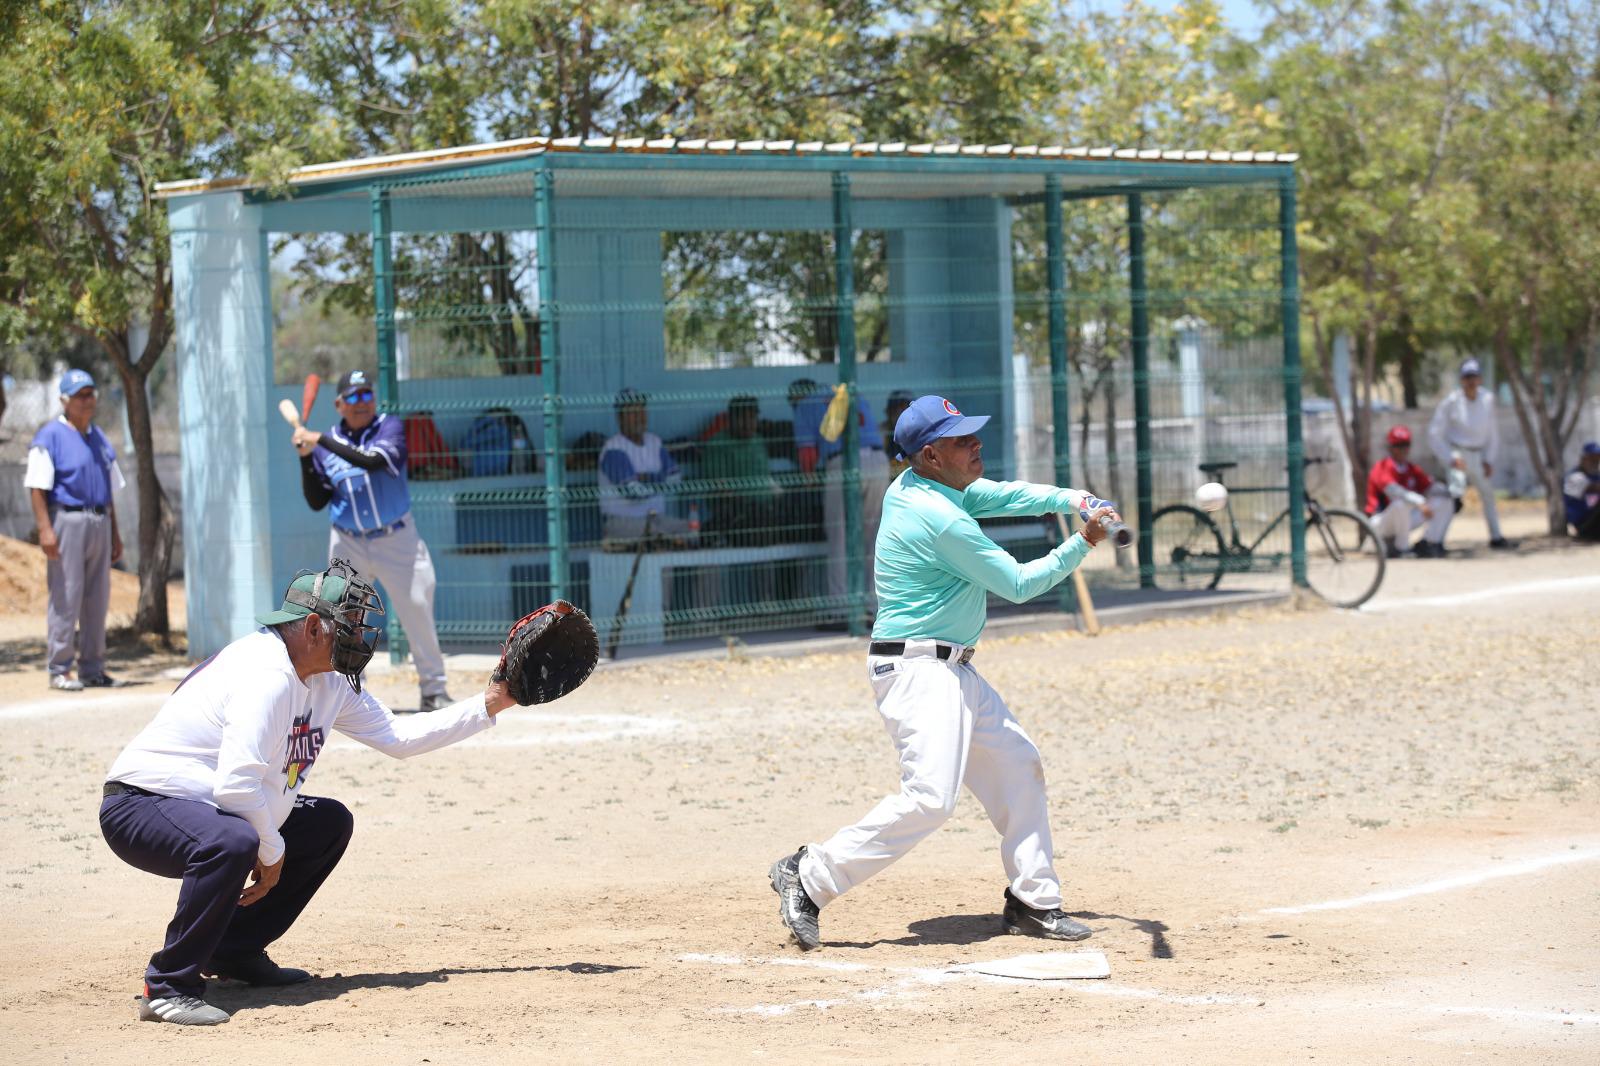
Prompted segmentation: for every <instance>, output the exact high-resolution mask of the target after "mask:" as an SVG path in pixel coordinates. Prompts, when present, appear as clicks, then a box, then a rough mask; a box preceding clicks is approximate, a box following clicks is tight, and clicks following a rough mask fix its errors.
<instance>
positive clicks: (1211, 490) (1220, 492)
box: [1194, 481, 1228, 511]
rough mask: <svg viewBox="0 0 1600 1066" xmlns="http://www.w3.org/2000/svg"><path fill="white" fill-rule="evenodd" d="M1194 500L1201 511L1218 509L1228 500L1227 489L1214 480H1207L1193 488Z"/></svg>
mask: <svg viewBox="0 0 1600 1066" xmlns="http://www.w3.org/2000/svg"><path fill="white" fill-rule="evenodd" d="M1194 502H1195V503H1197V504H1199V505H1200V509H1201V510H1202V511H1220V510H1222V508H1223V507H1224V506H1225V505H1226V504H1227V502H1228V490H1227V489H1226V488H1225V487H1223V486H1222V485H1219V484H1217V483H1216V482H1215V481H1208V482H1206V483H1205V484H1204V485H1201V486H1200V487H1199V488H1197V489H1195V490H1194Z"/></svg>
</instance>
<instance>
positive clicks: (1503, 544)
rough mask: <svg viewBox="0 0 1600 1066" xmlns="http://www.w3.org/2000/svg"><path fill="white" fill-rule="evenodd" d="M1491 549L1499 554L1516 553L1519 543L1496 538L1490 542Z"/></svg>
mask: <svg viewBox="0 0 1600 1066" xmlns="http://www.w3.org/2000/svg"><path fill="white" fill-rule="evenodd" d="M1489 547H1491V548H1493V549H1494V550H1495V551H1498V552H1508V551H1514V550H1516V547H1517V542H1516V541H1514V540H1507V539H1506V538H1504V537H1496V538H1494V539H1493V540H1491V541H1490V542H1489Z"/></svg>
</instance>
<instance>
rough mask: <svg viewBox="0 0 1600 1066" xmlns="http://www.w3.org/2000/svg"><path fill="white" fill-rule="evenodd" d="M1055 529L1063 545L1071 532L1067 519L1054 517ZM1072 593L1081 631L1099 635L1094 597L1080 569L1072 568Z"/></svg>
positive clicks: (1093, 635)
mask: <svg viewBox="0 0 1600 1066" xmlns="http://www.w3.org/2000/svg"><path fill="white" fill-rule="evenodd" d="M1056 527H1057V528H1058V529H1060V530H1061V540H1062V542H1063V543H1064V542H1065V541H1066V540H1067V538H1068V537H1070V536H1072V531H1071V530H1069V529H1068V528H1067V518H1066V516H1065V515H1063V514H1057V515H1056ZM1072 591H1073V592H1075V593H1077V595H1078V610H1080V611H1082V612H1083V631H1084V632H1085V633H1087V634H1089V636H1091V637H1098V636H1099V635H1100V619H1098V618H1096V617H1095V613H1094V597H1092V596H1090V595H1089V583H1088V582H1087V581H1085V580H1084V579H1083V569H1082V567H1074V568H1073V571H1072Z"/></svg>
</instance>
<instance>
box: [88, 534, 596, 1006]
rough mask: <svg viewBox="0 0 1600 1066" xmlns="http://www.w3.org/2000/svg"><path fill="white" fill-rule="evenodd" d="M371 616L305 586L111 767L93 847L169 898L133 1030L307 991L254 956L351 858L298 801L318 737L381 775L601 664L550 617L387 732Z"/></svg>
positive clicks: (331, 803) (577, 618)
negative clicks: (364, 680) (238, 988)
mask: <svg viewBox="0 0 1600 1066" xmlns="http://www.w3.org/2000/svg"><path fill="white" fill-rule="evenodd" d="M382 613H383V606H382V603H381V602H380V600H379V599H378V595H377V593H376V592H375V591H374V590H373V588H372V586H371V584H370V583H368V582H367V581H365V580H363V579H362V577H361V575H359V574H358V573H356V572H355V570H353V569H352V568H351V567H350V566H349V564H348V563H345V562H343V561H341V560H338V559H335V560H333V562H332V563H331V564H330V565H329V567H328V569H326V570H324V571H321V572H320V573H314V572H302V573H301V574H299V575H297V576H296V577H295V579H294V581H293V582H292V583H291V584H290V585H289V590H288V592H287V593H285V595H284V598H283V606H282V607H281V608H280V609H278V610H277V611H273V612H271V613H269V614H264V615H260V616H258V617H257V618H256V621H257V622H259V623H260V628H258V629H257V630H256V631H255V632H253V633H251V634H249V635H248V636H245V637H241V638H239V639H238V640H236V641H234V642H233V643H231V644H229V645H228V646H227V647H226V648H223V649H222V650H221V651H220V652H218V653H217V654H215V655H213V656H212V657H211V658H209V659H207V660H205V661H204V662H202V663H201V664H200V665H198V666H196V667H195V668H194V669H193V670H191V671H190V672H189V675H188V676H187V677H185V678H184V679H183V681H182V682H180V683H179V685H178V687H177V688H176V689H175V690H174V691H173V693H172V695H171V696H170V697H168V699H167V701H166V703H165V704H163V705H162V708H161V710H160V711H159V712H157V714H156V716H155V719H154V720H153V721H151V723H150V724H149V725H148V726H146V727H145V729H144V731H143V732H141V733H140V734H139V735H138V736H136V737H135V738H134V739H133V741H132V742H131V743H129V745H128V746H127V747H126V748H125V749H123V752H122V754H121V755H119V756H118V757H117V760H116V762H115V763H114V764H112V767H111V772H110V773H109V775H108V776H107V781H106V785H105V790H104V798H103V799H102V801H101V804H100V828H101V831H102V832H103V833H104V834H105V838H106V843H108V844H109V845H110V846H111V850H112V851H114V852H116V854H117V856H118V857H119V858H121V859H122V860H123V861H124V862H127V863H129V864H130V865H132V866H136V867H138V868H139V869H141V870H145V871H148V872H150V873H153V874H159V875H160V876H162V877H174V878H179V879H181V881H182V882H183V883H182V886H181V888H180V889H179V892H178V907H177V913H176V914H175V915H174V916H173V919H172V922H171V924H170V925H168V926H167V933H166V942H165V943H164V944H163V946H162V947H161V949H160V950H159V951H157V952H156V953H155V954H154V955H152V956H150V964H149V966H147V967H146V969H145V984H144V994H143V995H141V996H137V997H135V1000H136V1003H137V1006H138V1012H139V1017H140V1018H141V1019H144V1020H146V1021H166V1022H175V1023H177V1024H180V1025H216V1024H219V1023H221V1022H225V1021H227V1020H228V1014H227V1013H226V1012H225V1011H222V1010H220V1009H218V1008H217V1007H214V1006H212V1005H211V1004H209V1003H207V1002H206V1001H205V999H204V996H205V990H206V978H207V977H218V978H231V979H235V980H239V981H243V982H245V983H247V984H251V985H287V984H295V983H297V982H300V981H305V980H309V979H310V977H311V975H310V974H308V973H307V972H306V971H304V970H299V969H294V968H292V967H286V966H279V965H278V964H277V963H275V962H273V961H272V959H271V958H269V957H268V955H267V951H266V949H267V946H268V945H269V944H271V943H272V942H273V941H275V940H277V939H278V938H279V937H281V936H283V934H284V933H285V932H287V931H288V929H289V927H290V926H291V925H293V924H294V921H295V919H296V918H298V917H299V916H300V912H301V911H303V910H304V909H305V907H306V904H307V903H309V902H310V901H311V897H312V896H313V895H315V894H316V891H317V889H318V888H320V887H321V886H322V882H323V881H324V880H326V878H327V876H328V874H329V873H331V872H332V871H333V868H334V866H336V865H337V864H338V862H339V859H340V857H341V856H343V854H344V850H345V847H346V845H348V844H349V842H350V834H351V829H352V826H353V822H352V819H351V815H350V811H349V810H348V809H347V808H346V807H345V806H344V805H342V804H340V803H339V802H338V801H336V800H332V799H328V798H325V797H319V796H310V795H306V794H304V793H303V791H302V789H303V788H304V786H305V782H306V778H307V777H308V776H309V775H310V773H311V771H312V768H313V767H314V765H315V764H316V761H317V757H318V755H319V754H320V753H321V751H322V747H323V742H324V740H325V739H326V738H327V735H328V731H329V730H338V731H339V732H341V733H343V734H345V735H346V736H348V737H352V738H354V739H355V740H359V741H360V742H361V743H363V744H366V745H368V746H369V747H373V748H377V749H378V750H379V751H382V752H384V753H385V754H388V755H392V756H394V757H395V758H399V759H403V758H407V757H409V756H412V755H420V754H422V753H423V752H426V751H433V750H434V749H436V748H442V747H444V746H446V745H448V744H454V743H455V742H456V741H458V740H463V739H465V738H467V737H470V736H472V735H473V734H474V733H477V732H479V731H481V730H483V729H487V728H489V727H490V726H492V725H494V721H495V716H496V715H498V714H499V713H500V712H501V711H503V710H505V709H506V708H507V707H509V706H511V705H512V704H513V703H520V704H523V705H527V704H531V703H543V702H548V701H549V700H552V699H556V698H558V697H560V696H563V695H565V694H566V693H568V692H570V691H572V690H573V689H575V688H577V687H578V686H579V685H581V684H582V683H583V682H584V681H585V680H586V679H587V678H588V676H589V674H590V673H591V672H592V671H593V669H594V665H595V662H596V661H597V659H598V658H599V650H600V649H599V641H598V640H597V639H596V637H595V632H594V627H593V626H592V625H590V624H589V619H588V618H587V616H585V615H584V613H583V612H582V611H580V610H578V609H577V608H576V607H573V606H572V605H571V604H568V603H563V602H557V603H554V604H551V605H549V606H548V607H543V608H540V609H539V610H538V611H535V612H534V613H533V614H531V615H529V616H527V617H526V618H523V619H521V620H520V621H518V622H517V624H516V625H515V626H514V627H513V628H512V631H511V632H510V633H509V634H508V635H507V638H506V642H505V646H504V648H503V650H502V654H501V658H500V663H499V665H497V666H496V668H495V670H494V672H493V673H492V674H491V675H490V680H489V683H488V685H487V686H486V687H485V688H484V690H483V692H481V693H480V694H478V695H475V696H472V697H470V698H468V699H465V700H462V701H460V702H459V703H456V704H454V705H453V706H450V707H448V708H445V709H442V710H440V711H438V712H436V713H434V714H430V715H418V716H415V717H409V716H408V717H404V718H397V717H396V716H395V715H394V713H393V712H391V711H390V710H389V708H388V707H386V706H384V704H383V703H382V701H380V700H378V699H377V698H376V697H375V696H373V695H372V693H370V692H363V691H362V690H361V671H362V669H363V668H364V667H365V666H366V665H367V662H368V661H369V660H370V659H371V658H372V652H373V647H374V645H375V642H376V640H377V632H378V627H377V625H376V624H375V620H376V618H377V616H380V615H382Z"/></svg>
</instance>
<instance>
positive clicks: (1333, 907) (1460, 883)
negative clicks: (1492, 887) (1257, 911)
mask: <svg viewBox="0 0 1600 1066" xmlns="http://www.w3.org/2000/svg"><path fill="white" fill-rule="evenodd" d="M1596 859H1600V848H1589V849H1586V850H1583V851H1572V850H1569V851H1565V852H1561V853H1559V854H1556V855H1546V856H1544V857H1543V858H1538V859H1527V860H1524V861H1523V862H1514V863H1509V864H1507V865H1504V866H1492V867H1488V868H1486V869H1482V870H1474V871H1472V872H1470V873H1464V874H1457V875H1456V876H1454V877H1442V878H1440V879H1438V880H1437V881H1424V882H1423V883H1422V884H1419V885H1407V886H1405V887H1403V888H1391V889H1387V890H1385V891H1382V892H1368V893H1367V894H1366V895H1363V896H1351V897H1350V898H1348V899H1332V900H1325V901H1324V902H1321V903H1304V904H1301V905H1300V906H1297V907H1267V908H1265V909H1264V910H1262V912H1261V913H1262V914H1309V913H1311V912H1312V911H1340V910H1349V909H1350V908H1352V907H1365V906H1368V905H1370V904H1373V903H1393V902H1394V901H1396V900H1402V899H1409V898H1411V897H1412V896H1426V895H1431V894H1433V893H1435V892H1449V891H1451V890H1453V889H1457V888H1470V887H1472V886H1473V885H1480V884H1483V883H1484V882H1485V881H1495V880H1498V879H1500V878H1502V877H1521V876H1524V875H1526V874H1531V873H1538V872H1539V871H1540V870H1547V869H1550V868H1551V867H1555V866H1567V865H1570V864H1571V863H1575V862H1593V861H1594V860H1596Z"/></svg>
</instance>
